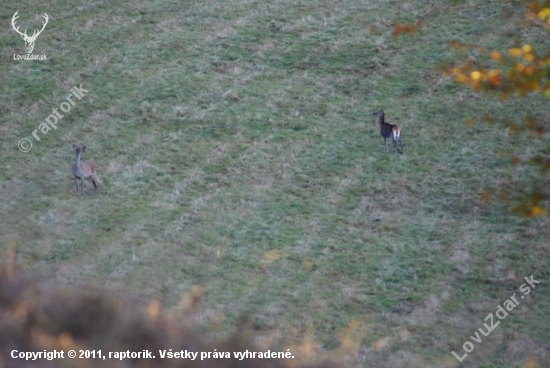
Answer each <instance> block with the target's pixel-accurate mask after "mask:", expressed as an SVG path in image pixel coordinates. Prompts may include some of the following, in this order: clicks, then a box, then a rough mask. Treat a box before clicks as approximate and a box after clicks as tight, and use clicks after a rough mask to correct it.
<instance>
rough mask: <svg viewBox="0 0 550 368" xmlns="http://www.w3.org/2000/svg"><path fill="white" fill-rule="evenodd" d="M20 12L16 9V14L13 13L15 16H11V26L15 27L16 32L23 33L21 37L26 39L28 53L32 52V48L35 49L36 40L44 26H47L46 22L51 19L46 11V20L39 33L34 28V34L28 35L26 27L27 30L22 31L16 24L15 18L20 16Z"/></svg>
mask: <svg viewBox="0 0 550 368" xmlns="http://www.w3.org/2000/svg"><path fill="white" fill-rule="evenodd" d="M18 12H19V11H16V12H15V14H14V15H13V17H12V18H11V26H12V27H13V29H14V30H15V32H17V33H19V34H20V35H21V37H22V38H23V40H25V48H26V49H27V54H32V50H34V42H35V41H36V39H37V38H38V36H40V33H42V31H43V30H44V28H46V24H48V19H49V18H48V14H46V13H44V19H45V20H46V21H45V22H44V24H43V25H42V29H41V30H40V31H38V33H37V32H36V30H34V32H33V33H32V36H29V35H27V30H26V29H25V32H21V31H19V27H16V26H15V20H16V19H17V18H18V17H19V16H18V15H17V13H18Z"/></svg>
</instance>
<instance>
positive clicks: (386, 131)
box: [373, 109, 405, 155]
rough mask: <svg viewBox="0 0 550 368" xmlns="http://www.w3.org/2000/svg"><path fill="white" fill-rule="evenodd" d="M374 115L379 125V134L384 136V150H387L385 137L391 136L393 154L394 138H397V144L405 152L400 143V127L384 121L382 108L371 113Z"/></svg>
mask: <svg viewBox="0 0 550 368" xmlns="http://www.w3.org/2000/svg"><path fill="white" fill-rule="evenodd" d="M373 115H374V116H378V124H379V125H380V135H381V136H382V137H384V149H385V151H386V152H389V151H388V144H387V141H386V140H387V139H388V138H391V140H392V142H393V154H394V155H395V154H396V153H397V144H396V143H395V140H396V139H397V140H399V145H400V146H401V152H403V154H405V149H403V144H402V143H401V128H400V127H399V126H397V125H393V124H388V123H386V122H385V121H384V110H382V109H380V111H377V112H375V113H374V114H373Z"/></svg>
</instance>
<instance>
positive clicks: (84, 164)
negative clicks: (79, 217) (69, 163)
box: [73, 144, 99, 196]
mask: <svg viewBox="0 0 550 368" xmlns="http://www.w3.org/2000/svg"><path fill="white" fill-rule="evenodd" d="M73 149H74V151H75V153H76V158H75V160H74V165H73V175H74V181H75V183H76V194H77V195H78V181H79V180H80V181H81V185H80V186H81V188H82V195H83V196H84V179H86V180H88V181H89V182H90V183H92V185H93V186H94V191H93V192H94V193H95V194H96V195H99V191H98V189H97V182H96V178H95V175H96V165H95V164H94V163H93V162H89V161H80V154H81V153H82V152H84V151H85V150H86V146H83V147H82V148H80V147H77V146H75V145H74V144H73Z"/></svg>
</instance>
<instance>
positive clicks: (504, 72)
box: [394, 0, 550, 217]
mask: <svg viewBox="0 0 550 368" xmlns="http://www.w3.org/2000/svg"><path fill="white" fill-rule="evenodd" d="M526 21H527V23H528V26H542V27H545V28H546V29H547V30H548V31H550V0H544V1H534V2H530V3H529V4H528V5H527V11H526ZM404 29H406V30H404ZM408 29H409V28H407V27H405V28H404V27H403V25H399V24H398V25H396V28H395V31H394V35H399V34H402V33H412V32H411V31H408ZM451 47H452V48H454V49H461V50H463V51H465V52H470V54H469V55H468V56H467V58H466V60H465V61H464V62H463V63H462V64H461V65H458V66H457V65H453V66H447V67H444V69H445V74H446V75H447V76H450V77H454V78H455V80H456V82H457V83H459V84H463V85H467V86H469V87H470V88H471V89H473V90H475V91H483V92H488V93H490V94H492V95H493V96H497V97H499V98H500V99H502V100H506V99H508V98H510V97H512V96H515V95H517V96H518V97H519V98H524V97H525V96H526V95H527V94H529V93H535V94H542V95H544V96H545V97H550V50H547V51H546V52H544V51H541V50H537V49H536V48H535V47H534V46H533V45H531V44H529V43H523V44H521V43H518V44H517V45H515V46H514V47H512V48H509V49H508V50H506V51H498V50H489V49H487V48H485V47H482V46H479V45H468V44H463V43H460V42H458V41H451ZM471 51H474V52H471ZM485 120H486V121H488V122H492V121H493V118H492V117H491V116H490V115H485ZM469 122H471V120H470V121H469ZM507 125H508V128H509V131H510V132H511V133H525V134H532V133H534V135H535V137H536V138H537V139H543V138H544V133H545V122H544V121H540V120H539V119H537V118H536V117H535V116H528V117H527V118H526V120H525V124H523V125H521V126H520V125H518V124H516V123H512V122H510V123H507ZM549 153H550V150H547V151H546V153H542V154H537V155H535V156H532V157H531V158H529V159H528V160H526V162H523V161H522V160H521V159H520V158H519V157H514V158H512V164H514V165H521V164H529V165H533V166H536V167H538V168H539V169H540V179H541V180H540V182H539V183H537V184H535V185H534V188H535V189H533V191H532V193H531V195H530V196H529V197H528V198H524V199H523V200H522V201H521V203H520V204H518V205H516V206H514V207H513V210H514V211H516V212H518V213H521V214H523V215H524V216H527V217H537V216H545V215H548V206H547V205H545V204H544V203H545V200H547V199H548V198H549V197H550V196H549V193H548V191H549V190H548V186H549V185H550V177H549V176H550V175H549V174H550V154H549ZM490 196H491V193H490V192H485V193H483V194H482V199H483V200H484V201H487V200H488V199H489V198H490ZM501 197H506V195H503V196H501Z"/></svg>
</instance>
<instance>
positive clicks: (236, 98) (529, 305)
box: [0, 0, 550, 367]
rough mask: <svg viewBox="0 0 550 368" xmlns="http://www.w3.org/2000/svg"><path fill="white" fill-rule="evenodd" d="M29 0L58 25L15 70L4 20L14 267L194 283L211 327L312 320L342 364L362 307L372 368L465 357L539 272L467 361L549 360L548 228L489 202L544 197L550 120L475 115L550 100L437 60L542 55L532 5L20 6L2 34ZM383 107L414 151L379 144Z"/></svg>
mask: <svg viewBox="0 0 550 368" xmlns="http://www.w3.org/2000/svg"><path fill="white" fill-rule="evenodd" d="M16 10H19V13H20V19H19V23H18V24H24V27H29V29H32V27H33V26H35V27H36V26H39V25H40V22H39V21H38V20H34V21H33V19H34V17H35V16H37V15H38V14H40V13H43V12H47V13H48V15H49V16H50V23H49V24H48V25H47V27H46V29H45V31H44V32H43V33H42V34H41V35H40V37H39V38H38V39H37V41H36V46H35V51H34V53H35V54H42V53H46V54H47V55H48V61H47V62H41V61H34V62H21V61H14V60H13V56H12V55H13V54H14V53H17V54H22V53H23V52H24V48H23V46H24V44H23V41H22V40H21V38H20V37H19V36H18V35H16V34H15V33H12V32H4V33H3V34H2V35H0V41H1V43H2V46H3V57H2V58H1V59H0V67H1V68H2V71H3V72H2V73H1V74H0V81H1V83H0V96H1V97H2V99H1V100H2V106H0V132H1V134H2V139H1V140H0V144H1V150H2V160H1V161H0V196H1V201H0V234H1V236H0V244H1V247H2V248H0V251H1V254H5V253H6V250H7V249H8V248H10V247H13V248H15V250H16V254H17V265H18V267H19V271H20V272H23V273H39V274H41V275H45V277H49V278H51V279H54V280H57V281H59V282H60V283H64V284H69V285H73V286H76V287H90V288H92V289H100V290H104V291H105V292H106V293H108V294H112V295H114V296H116V297H129V298H135V299H134V300H137V301H138V302H137V304H138V305H143V306H145V305H147V304H148V303H149V302H150V301H151V300H153V299H159V300H160V301H161V302H162V304H163V306H164V307H165V308H166V309H170V308H173V307H175V306H176V305H177V303H178V301H179V300H180V299H181V298H182V296H184V295H186V294H187V293H188V292H189V291H190V290H191V287H192V286H193V285H199V284H200V285H202V287H203V288H204V289H203V290H204V294H203V295H202V299H201V305H200V310H199V312H198V313H197V315H196V323H197V324H199V325H200V326H201V327H202V328H203V329H204V330H205V331H208V332H209V333H212V334H213V335H216V334H227V333H230V332H231V331H233V330H234V329H235V328H238V327H240V326H242V325H243V324H245V325H246V326H248V327H251V328H253V329H254V330H255V332H256V333H257V334H258V336H263V337H264V338H269V337H270V336H272V337H273V341H276V342H277V343H282V342H281V341H286V340H288V339H289V336H294V335H293V334H298V336H303V335H304V334H305V331H306V330H308V329H312V331H314V332H313V334H314V337H315V342H316V344H318V346H319V348H320V353H319V354H324V353H326V354H328V356H334V355H335V354H336V352H339V351H340V350H336V349H337V348H338V347H339V346H340V337H341V333H342V331H344V330H346V326H348V324H349V323H350V322H351V321H353V320H355V319H359V320H361V321H362V323H364V326H366V332H365V334H364V336H361V337H358V338H357V339H359V341H360V347H359V349H358V350H357V355H356V356H355V357H354V358H353V359H352V362H351V363H352V364H354V365H357V366H378V367H417V366H418V367H420V366H422V367H424V366H433V367H443V366H445V367H453V366H457V363H458V362H457V361H456V359H454V358H453V357H452V355H451V354H450V352H451V350H455V351H457V352H458V351H461V348H462V344H463V343H464V342H465V341H467V340H468V339H469V336H471V335H472V334H473V333H474V332H475V331H476V330H477V328H479V327H481V326H482V322H483V318H484V317H485V316H486V315H487V314H488V313H490V312H494V311H495V310H496V306H497V305H498V304H500V303H502V302H503V301H504V300H506V299H507V298H508V297H509V296H510V295H511V294H512V293H514V292H517V289H518V287H519V286H520V285H521V284H522V283H524V281H522V280H523V277H524V276H527V275H531V274H533V275H534V277H535V278H536V279H539V280H543V283H541V284H540V286H539V288H537V289H536V290H534V291H533V292H532V294H530V295H529V296H528V297H526V299H525V300H522V303H521V305H520V307H518V310H515V311H514V312H513V313H511V316H509V317H508V318H507V319H506V320H505V321H503V322H502V323H501V326H499V328H498V329H497V330H495V331H494V332H493V333H492V334H491V335H490V336H488V337H486V338H484V339H483V342H482V343H481V345H478V344H474V346H475V350H474V351H473V352H472V354H471V355H470V356H468V358H467V360H466V361H465V362H464V363H463V365H464V364H466V365H465V366H469V367H492V366H507V367H508V366H509V367H520V366H521V364H522V362H524V361H525V360H526V359H527V358H528V357H532V356H534V357H536V358H537V359H538V361H539V363H540V366H541V367H542V366H546V365H548V364H550V361H549V360H548V359H549V358H548V355H547V353H545V349H546V347H547V346H548V344H549V343H550V328H549V326H550V324H549V323H548V315H550V293H549V292H548V290H547V288H548V283H547V280H548V276H549V275H550V274H549V271H548V269H549V262H548V259H549V250H550V248H549V243H548V239H549V235H550V231H549V229H550V226H549V225H550V223H549V219H548V218H542V219H535V220H527V219H524V218H520V217H518V216H516V215H514V214H512V213H510V211H509V209H508V204H507V203H505V202H502V201H499V200H491V201H490V202H489V203H483V202H482V201H481V197H480V194H481V193H482V192H483V191H484V190H486V189H491V190H493V189H495V188H498V187H499V186H504V187H505V188H508V190H509V191H510V192H511V193H512V194H513V196H514V195H516V194H517V195H518V196H519V195H520V194H522V193H523V194H524V193H528V191H529V190H530V188H531V185H532V183H533V182H534V180H535V179H536V177H537V172H536V171H534V170H533V169H532V168H530V167H523V166H520V167H514V166H512V165H510V157H511V156H513V155H518V156H522V155H530V154H533V153H536V152H545V150H546V152H547V150H548V148H547V143H546V142H547V139H548V135H546V136H545V137H543V139H533V137H530V136H510V135H508V134H507V133H506V132H505V130H504V128H503V127H502V126H501V125H494V126H489V125H485V124H478V125H474V126H472V127H468V126H466V125H465V124H464V122H465V121H466V119H467V118H468V117H470V116H473V115H476V114H480V115H481V116H483V115H484V114H485V113H490V114H492V115H493V116H494V117H495V119H496V120H497V121H505V120H512V121H520V120H522V119H523V118H525V116H526V115H527V114H528V113H532V114H535V115H537V116H538V117H539V118H541V119H543V120H546V121H548V118H549V113H548V109H547V106H548V100H547V99H546V100H544V99H543V98H540V97H534V96H529V97H528V98H526V99H524V100H517V99H510V100H508V101H504V102H501V101H498V100H497V99H493V98H487V97H484V96H482V95H478V94H477V93H473V92H471V91H470V90H468V89H465V88H462V87H458V86H456V85H455V84H454V82H453V81H451V80H446V79H445V78H444V77H443V76H442V74H441V72H440V70H439V69H438V68H437V66H438V65H441V64H447V65H448V64H450V63H452V62H455V61H457V60H460V58H461V57H462V56H461V55H457V54H454V53H453V51H452V50H451V49H450V47H449V40H451V39H457V40H459V41H461V42H466V43H477V44H481V45H483V46H485V47H488V48H489V49H498V50H501V51H506V49H507V48H508V47H510V46H511V45H512V43H513V41H514V39H515V38H519V37H523V38H522V39H523V40H526V41H529V42H530V43H532V44H534V45H536V46H537V47H543V48H546V49H548V48H549V47H550V42H549V38H548V33H547V32H546V31H544V30H542V29H540V28H536V27H531V28H523V29H521V31H518V32H516V31H515V29H517V27H518V25H519V24H521V22H522V20H523V15H524V11H525V9H524V7H523V4H522V3H521V2H502V1H486V2H482V3H481V2H480V3H479V4H477V3H475V2H463V1H456V2H452V1H442V2H428V1H415V0H413V1H410V2H407V3H403V2H400V1H392V0H386V1H377V2H370V1H352V0H346V1H341V2H337V3H335V2H332V1H298V2H296V1H283V0H281V1H275V2H269V5H266V4H265V3H262V2H256V1H237V0H231V1H223V2H216V1H213V0H212V1H187V2H176V1H169V0H158V1H153V2H150V1H118V2H116V5H115V4H108V3H105V2H103V1H86V2H83V1H76V2H74V1H72V2H68V1H55V2H54V1H49V2H42V3H41V4H40V5H38V4H36V3H35V2H32V1H23V2H22V3H21V5H18V7H17V8H16V7H13V6H5V7H3V9H2V10H0V17H1V18H2V19H4V22H3V24H4V25H5V27H8V26H7V25H8V24H9V21H8V20H9V19H11V16H12V15H13V13H14V12H15V11H16ZM417 19H422V20H423V23H422V26H421V28H420V29H419V31H418V33H417V34H415V35H410V36H401V37H398V38H393V37H392V36H391V33H392V30H393V27H392V24H393V21H394V20H399V21H403V22H410V23H412V22H414V21H415V20H417ZM80 84H82V86H83V87H84V88H86V89H89V90H90V93H89V94H88V95H87V96H86V97H85V98H83V99H82V100H80V101H77V102H76V106H74V107H73V108H72V109H71V111H70V112H68V113H66V116H65V117H64V118H63V119H62V120H60V122H59V123H58V129H57V130H55V131H54V130H52V131H50V132H48V134H47V135H42V134H41V133H38V134H39V136H40V137H41V141H40V142H36V141H34V139H33V138H32V136H31V132H32V131H33V130H34V129H37V128H38V125H39V124H40V123H41V122H43V121H44V119H45V118H46V117H47V116H48V115H49V114H51V111H52V108H58V107H59V105H60V103H61V102H63V101H64V99H65V97H66V96H67V95H68V94H69V90H70V89H71V88H72V87H73V86H75V85H80ZM381 107H382V108H384V110H385V112H386V117H387V119H388V121H389V122H391V123H397V124H400V125H401V126H402V129H403V130H402V135H403V142H404V146H405V150H406V155H397V156H394V155H393V154H386V153H384V152H383V151H382V142H383V139H382V137H381V136H380V134H379V130H378V126H377V124H376V118H375V117H373V116H372V113H373V112H374V111H377V110H378V109H380V108H381ZM24 137H27V138H29V139H31V140H33V148H32V150H31V151H30V152H28V153H22V152H20V151H19V150H18V148H17V142H18V141H19V139H21V138H24ZM72 143H75V144H76V145H78V146H82V145H86V146H87V149H86V152H85V153H84V156H83V159H84V160H93V161H94V162H95V163H96V164H97V166H98V174H99V180H100V184H99V199H97V200H96V199H94V198H92V196H91V187H90V185H89V183H87V184H88V185H87V186H86V188H85V190H86V196H85V198H84V199H82V198H78V197H77V196H76V194H75V185H74V181H73V178H72V174H71V166H72V164H73V162H74V152H73V150H72V148H71V144H72ZM545 144H546V148H545ZM390 152H391V150H390ZM274 250H275V251H278V252H275V253H268V252H270V251H274ZM270 254H271V255H272V254H275V255H276V256H275V257H272V258H270V257H269V255H270ZM220 316H221V317H220ZM244 317H246V318H244ZM243 318H244V319H243ZM243 320H244V321H245V322H243ZM219 321H222V322H221V324H220V323H219ZM308 331H309V330H308ZM385 337H387V338H388V340H387V341H388V343H387V346H386V347H385V348H384V349H381V350H380V351H377V348H376V347H377V346H378V345H376V344H375V343H376V342H377V341H380V340H381V339H383V338H385ZM298 340H299V339H298ZM331 354H332V355H331Z"/></svg>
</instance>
